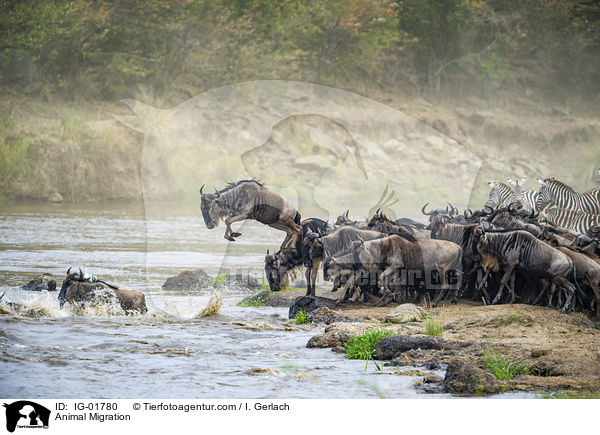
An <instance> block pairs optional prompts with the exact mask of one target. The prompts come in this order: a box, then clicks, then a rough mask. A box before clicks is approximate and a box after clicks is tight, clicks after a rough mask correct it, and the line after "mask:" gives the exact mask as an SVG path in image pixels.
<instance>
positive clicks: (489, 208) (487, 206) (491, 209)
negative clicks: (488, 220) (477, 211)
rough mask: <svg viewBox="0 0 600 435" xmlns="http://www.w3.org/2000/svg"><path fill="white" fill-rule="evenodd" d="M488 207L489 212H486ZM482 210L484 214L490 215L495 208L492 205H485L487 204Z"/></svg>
mask: <svg viewBox="0 0 600 435" xmlns="http://www.w3.org/2000/svg"><path fill="white" fill-rule="evenodd" d="M486 208H487V209H488V210H489V212H487V213H486V212H485V209H486ZM481 212H482V213H483V214H484V215H490V214H492V213H494V209H493V208H492V207H490V206H489V205H485V206H483V210H481Z"/></svg>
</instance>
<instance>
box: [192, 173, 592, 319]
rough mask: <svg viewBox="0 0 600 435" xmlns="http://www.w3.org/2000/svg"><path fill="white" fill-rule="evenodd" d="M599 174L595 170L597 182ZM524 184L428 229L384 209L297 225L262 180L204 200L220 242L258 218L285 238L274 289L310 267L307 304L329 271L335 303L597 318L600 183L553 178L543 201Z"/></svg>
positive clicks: (544, 183)
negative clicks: (459, 305) (534, 309)
mask: <svg viewBox="0 0 600 435" xmlns="http://www.w3.org/2000/svg"><path fill="white" fill-rule="evenodd" d="M599 173H600V172H599ZM525 180H526V179H525V177H523V179H522V180H519V181H513V180H511V179H508V184H504V183H499V182H492V181H490V182H489V183H488V184H489V186H490V188H491V191H490V194H489V197H488V201H487V202H486V204H485V205H484V206H483V208H482V209H481V210H475V211H471V210H465V211H464V212H463V213H460V212H459V210H458V209H457V208H456V207H454V206H452V205H451V204H450V203H449V204H448V205H447V206H446V207H445V208H441V209H434V210H429V211H427V206H428V204H426V205H425V206H423V208H422V213H423V214H424V215H426V216H427V217H428V218H429V224H428V225H427V226H426V225H424V224H422V223H420V222H417V221H414V220H412V219H409V218H401V219H397V220H395V221H392V220H390V219H388V218H387V217H386V216H385V214H384V213H382V212H381V211H380V210H378V211H377V212H376V213H375V214H374V215H373V216H371V217H370V218H368V219H366V220H365V221H355V220H352V219H351V218H350V217H349V214H350V213H349V211H346V212H345V213H344V214H342V215H341V216H339V217H338V218H337V220H336V222H335V224H334V225H331V224H329V223H328V222H325V221H323V220H321V219H317V218H308V219H304V220H301V219H300V214H299V213H298V212H297V211H296V210H295V209H294V208H293V206H291V204H290V203H289V202H288V201H287V200H286V199H285V198H283V197H281V196H280V195H278V194H277V193H274V192H271V191H269V190H268V189H267V188H266V187H265V186H264V185H262V184H261V183H259V182H257V181H255V180H242V181H239V182H235V183H229V184H228V185H227V187H226V188H225V189H223V190H221V191H219V190H217V189H215V193H211V194H206V193H203V192H202V190H201V192H200V193H201V195H202V207H201V208H202V214H203V217H204V221H205V223H206V225H207V227H208V228H209V229H210V228H214V226H215V225H216V224H217V223H218V222H219V221H220V220H221V219H225V223H226V224H227V230H226V233H225V238H226V239H228V240H231V241H234V240H235V237H238V236H240V235H241V234H239V233H235V232H232V231H231V228H230V225H231V224H232V223H233V222H237V221H241V220H244V219H254V220H257V221H259V222H261V223H263V224H266V225H269V226H271V227H273V228H277V229H280V230H282V231H285V232H286V238H285V240H284V241H283V243H282V245H281V247H280V249H279V251H277V252H276V253H273V254H271V253H269V251H267V255H266V257H265V272H266V277H267V280H268V283H269V287H270V289H271V291H278V290H280V289H281V288H282V287H284V286H285V285H286V283H287V281H288V279H289V277H290V276H293V275H294V274H295V273H296V272H297V271H298V270H300V269H301V268H304V269H305V276H306V284H307V295H313V296H314V295H315V283H316V278H317V271H318V269H319V267H321V266H322V269H323V277H324V279H325V281H331V280H333V288H332V291H338V290H341V293H342V296H340V298H339V301H347V300H349V299H350V298H360V299H361V300H362V301H368V300H369V298H370V297H371V296H373V297H376V298H378V300H377V304H378V305H385V304H388V303H389V302H391V301H396V302H406V301H411V300H419V299H422V298H426V299H428V300H431V301H432V305H433V306H435V305H436V304H438V303H439V302H440V301H441V300H442V299H444V298H447V297H450V298H451V299H452V301H453V302H455V301H456V300H457V299H458V298H471V299H473V300H482V301H483V302H484V303H486V304H490V303H492V304H496V303H513V302H521V303H529V304H545V305H548V306H555V307H558V308H560V310H561V311H563V312H569V311H572V310H574V309H577V310H582V311H592V312H595V313H596V315H600V248H599V239H598V236H599V235H600V183H599V186H596V187H595V188H592V189H590V190H588V191H586V192H584V193H577V192H576V191H574V190H573V189H572V188H570V187H569V186H567V185H566V184H564V183H562V182H560V181H558V180H555V179H554V178H547V179H545V180H541V179H538V180H537V181H538V183H539V185H540V188H539V191H526V190H524V188H523V185H524V182H525Z"/></svg>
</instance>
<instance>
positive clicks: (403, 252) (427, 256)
mask: <svg viewBox="0 0 600 435" xmlns="http://www.w3.org/2000/svg"><path fill="white" fill-rule="evenodd" d="M353 253H354V257H355V258H354V261H355V263H356V265H357V266H359V267H360V268H363V269H365V271H374V270H375V271H380V272H381V274H380V275H379V287H380V289H381V292H382V293H383V297H382V298H381V300H380V301H379V303H378V305H385V304H387V303H388V302H390V300H391V299H392V297H393V291H392V288H393V287H394V286H396V285H398V284H400V285H409V286H410V285H412V286H415V285H417V283H416V282H415V283H411V282H410V281H411V273H413V274H414V275H413V276H412V278H417V279H418V278H419V276H418V275H420V274H421V273H423V274H424V276H423V275H421V277H420V278H421V279H422V284H423V285H424V287H425V290H432V289H439V293H438V296H437V297H436V298H435V300H434V302H433V305H434V306H435V305H437V304H438V303H439V301H440V300H441V299H442V298H443V297H444V295H445V294H446V291H447V290H448V288H449V287H454V290H455V291H454V297H453V300H454V301H456V299H457V297H458V293H459V288H460V280H461V274H462V273H461V270H460V269H461V264H460V263H461V257H462V249H461V247H460V246H458V245H456V244H455V243H452V242H448V241H445V240H432V239H419V240H416V241H414V242H411V241H409V240H406V239H405V238H403V237H400V236H398V235H395V234H392V235H390V236H387V237H384V238H380V239H375V240H370V241H365V242H362V241H360V242H356V243H354V244H353ZM402 272H407V273H408V274H407V279H400V280H399V279H398V278H399V277H400V276H401V274H402ZM451 274H454V277H450V275H451ZM402 281H404V282H402ZM452 281H455V282H452Z"/></svg>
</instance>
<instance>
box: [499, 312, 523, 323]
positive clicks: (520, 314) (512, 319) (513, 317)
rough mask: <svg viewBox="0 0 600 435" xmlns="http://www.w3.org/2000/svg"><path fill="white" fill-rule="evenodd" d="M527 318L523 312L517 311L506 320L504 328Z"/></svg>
mask: <svg viewBox="0 0 600 435" xmlns="http://www.w3.org/2000/svg"><path fill="white" fill-rule="evenodd" d="M524 316H525V313H523V312H521V311H515V312H514V313H511V314H510V315H509V316H508V317H507V318H506V319H505V320H504V326H509V325H512V324H513V323H517V322H519V321H521V319H522V318H523V317H524Z"/></svg>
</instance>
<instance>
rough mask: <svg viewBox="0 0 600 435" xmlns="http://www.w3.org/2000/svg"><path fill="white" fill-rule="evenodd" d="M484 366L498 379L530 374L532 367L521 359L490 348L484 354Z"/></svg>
mask: <svg viewBox="0 0 600 435" xmlns="http://www.w3.org/2000/svg"><path fill="white" fill-rule="evenodd" d="M482 363H483V368H484V369H485V370H487V371H488V372H490V373H492V374H493V375H494V376H496V377H497V378H498V379H502V380H503V379H510V378H514V377H515V376H517V375H528V374H529V372H530V367H529V365H527V364H526V363H524V362H523V361H521V360H510V359H508V358H506V357H505V356H504V355H502V354H501V353H500V352H498V351H493V350H488V351H486V352H484V354H483V361H482Z"/></svg>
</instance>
